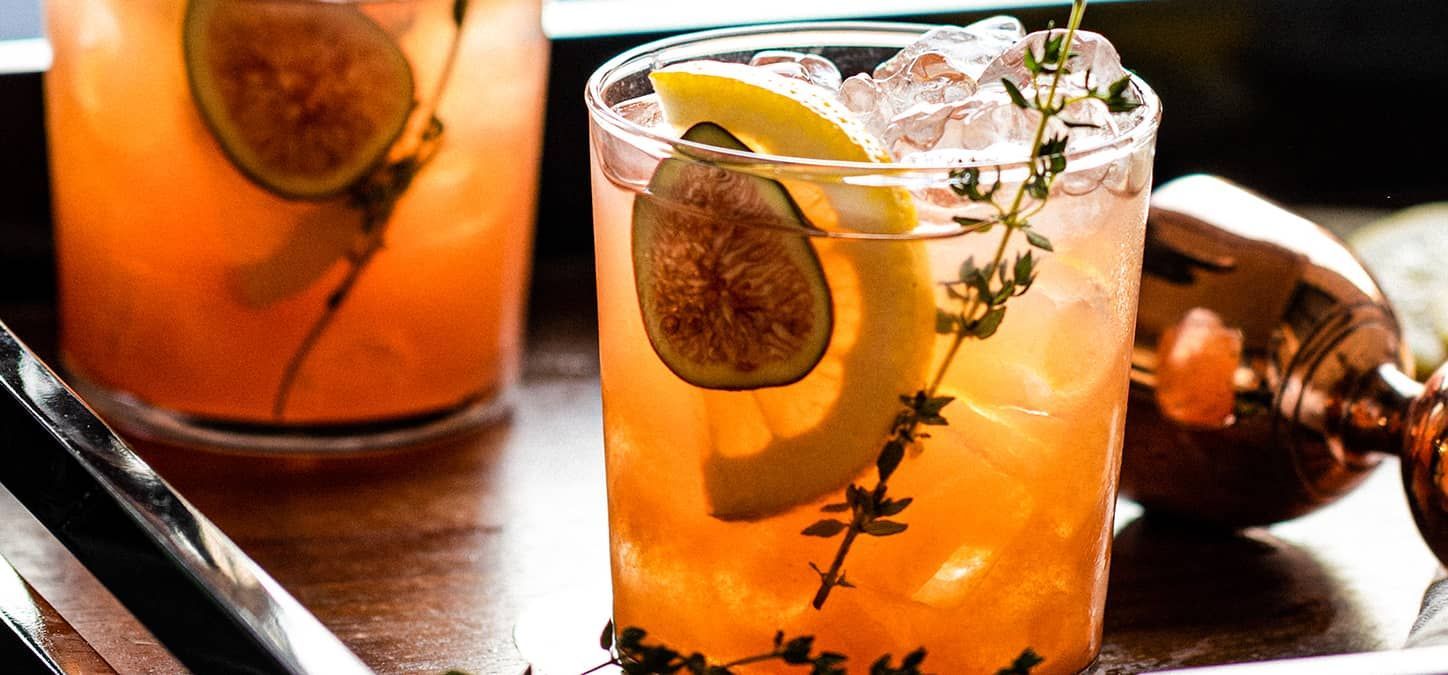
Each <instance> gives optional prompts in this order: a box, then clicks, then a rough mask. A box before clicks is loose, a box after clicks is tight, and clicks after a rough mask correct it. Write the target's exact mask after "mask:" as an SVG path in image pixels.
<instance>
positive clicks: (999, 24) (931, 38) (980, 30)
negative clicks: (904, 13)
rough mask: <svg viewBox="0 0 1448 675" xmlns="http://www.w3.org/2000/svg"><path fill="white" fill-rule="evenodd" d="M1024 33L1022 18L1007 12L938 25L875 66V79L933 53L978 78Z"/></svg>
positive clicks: (907, 67)
mask: <svg viewBox="0 0 1448 675" xmlns="http://www.w3.org/2000/svg"><path fill="white" fill-rule="evenodd" d="M1025 35H1026V31H1025V28H1023V27H1022V26H1021V22H1020V21H1017V20H1016V18H1015V17H1010V16H993V17H991V18H989V19H983V20H981V21H977V22H975V23H973V24H970V25H969V26H964V27H959V26H940V27H938V28H934V29H931V30H930V31H929V32H927V33H925V34H924V35H922V36H920V39H918V40H916V41H915V42H913V43H911V44H910V45H909V46H908V47H906V48H904V49H902V50H900V53H898V54H896V55H895V56H893V57H891V58H890V59H889V60H887V61H885V62H884V63H881V64H880V65H879V66H877V67H876V68H875V73H874V74H875V79H877V80H884V79H888V78H891V77H895V76H897V75H900V74H902V73H905V72H908V71H910V70H916V69H917V68H919V66H917V64H918V62H919V61H920V57H922V56H926V55H927V54H933V55H935V56H938V57H940V58H942V59H943V60H944V61H946V62H948V64H949V67H950V68H951V69H952V70H954V71H955V72H958V73H960V74H963V75H966V76H967V77H969V78H970V79H972V80H978V79H980V75H981V73H982V72H983V71H984V70H985V69H986V66H988V65H989V64H990V63H992V62H993V61H995V60H996V59H997V58H998V57H999V56H1000V55H1001V54H1002V53H1004V52H1005V51H1006V50H1008V49H1010V47H1011V45H1014V44H1015V43H1016V42H1017V41H1019V40H1020V39H1021V38H1023V37H1025ZM933 67H937V66H933V65H931V64H929V63H928V62H927V65H926V66H924V69H925V70H928V69H930V68H933Z"/></svg>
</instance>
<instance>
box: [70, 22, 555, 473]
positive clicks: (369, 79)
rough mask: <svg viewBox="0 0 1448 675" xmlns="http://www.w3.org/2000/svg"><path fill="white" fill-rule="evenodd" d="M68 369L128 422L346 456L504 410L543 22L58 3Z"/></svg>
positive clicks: (516, 327)
mask: <svg viewBox="0 0 1448 675" xmlns="http://www.w3.org/2000/svg"><path fill="white" fill-rule="evenodd" d="M47 4H48V14H49V33H50V40H51V43H52V45H53V48H54V53H55V58H54V65H53V66H52V68H51V69H50V71H49V73H48V74H47V75H46V82H45V85H46V86H45V90H46V107H47V121H48V127H49V137H50V151H51V161H52V175H53V185H54V193H55V198H54V207H55V222H56V243H57V253H58V261H59V290H60V326H61V349H62V353H63V361H64V364H65V366H66V368H67V370H68V371H69V372H70V374H71V376H72V378H73V379H72V381H73V382H75V383H76V384H77V385H78V387H79V388H80V389H81V390H82V391H83V393H84V394H86V396H87V398H88V400H89V401H90V402H91V403H92V404H93V405H95V406H96V407H97V408H98V409H99V410H100V411H101V412H102V413H103V415H104V416H105V417H106V418H107V419H108V420H110V421H112V422H115V423H119V424H120V425H121V426H123V427H124V428H127V429H129V430H132V431H135V432H138V433H142V434H149V435H153V436H159V437H162V438H169V439H173V440H179V441H184V442H187V443H197V444H203V445H212V446H218V447H229V448H238V449H248V450H277V451H300V450H306V451H338V450H356V449H364V448H376V447H381V446H391V445H397V444H402V443H409V442H415V441H420V440H423V439H426V438H429V437H436V436H440V435H444V434H449V433H453V432H457V431H460V430H462V429H464V428H467V427H470V426H472V425H475V424H478V423H480V422H482V421H484V420H487V419H491V418H493V417H496V416H497V415H498V414H499V413H500V412H501V411H503V410H504V409H505V402H506V399H507V393H508V391H509V389H510V387H511V386H512V384H513V382H514V380H515V379H516V373H517V371H518V363H519V350H520V340H521V332H522V331H521V316H522V303H523V299H524V292H525V288H526V279H527V275H528V258H529V249H530V245H531V235H532V226H533V208H534V194H535V189H536V188H535V183H536V168H537V162H538V154H539V149H540V133H541V126H542V106H541V103H540V101H541V100H542V98H543V96H542V94H543V85H544V78H545V69H546V63H547V43H546V40H545V39H544V37H543V35H542V32H541V28H540V25H539V13H540V10H539V0H472V1H471V2H467V1H458V0H379V1H376V2H324V1H319V0H318V1H314V0H301V1H297V0H288V1H282V0H158V1H156V2H128V1H126V0H85V1H83V0H55V1H54V2H49V3H47Z"/></svg>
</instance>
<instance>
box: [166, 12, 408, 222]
mask: <svg viewBox="0 0 1448 675" xmlns="http://www.w3.org/2000/svg"><path fill="white" fill-rule="evenodd" d="M182 42H183V47H184V52H185V60H186V72H187V76H188V78H189V80H190V84H191V94H192V98H193V99H194V100H195V102H196V107H197V109H198V110H199V111H200V113H201V117H202V119H204V120H205V122H206V125H207V126H208V127H209V128H210V129H211V132H212V135H213V136H214V137H215V138H216V141H217V143H218V144H219V145H220V146H221V149H222V150H223V151H224V152H225V154H226V156H227V157H229V158H230V159H231V162H232V163H233V164H234V165H235V166H236V168H237V169H238V170H240V171H241V173H242V174H244V175H246V176H247V177H248V178H250V179H251V180H252V181H253V182H255V183H257V184H258V185H260V186H261V187H263V188H265V189H267V190H270V191H272V192H274V193H276V194H278V195H281V196H283V197H286V198H290V199H325V198H328V197H333V196H336V195H338V194H340V193H342V192H344V191H346V190H347V188H348V187H350V186H351V185H353V184H354V183H356V182H357V181H358V180H359V179H361V178H362V177H363V176H365V175H367V173H368V172H370V171H371V170H372V169H373V168H374V167H376V166H377V165H378V164H379V163H380V162H381V161H383V160H384V159H385V157H386V155H387V152H388V149H389V148H390V147H391V146H392V144H393V142H394V141H395V140H396V139H397V137H398V135H399V134H401V133H402V130H403V129H404V128H405V127H406V125H407V119H408V116H409V115H410V114H411V112H412V108H413V77H412V68H411V66H410V65H409V64H408V62H407V57H406V55H405V54H403V53H402V50H401V49H400V48H399V47H398V46H397V43H396V42H394V41H393V39H392V37H391V36H389V35H388V34H387V32H386V31H385V30H383V28H382V27H381V26H380V25H378V24H377V23H376V22H375V21H373V20H372V19H371V18H370V17H368V16H367V15H366V14H364V13H363V12H362V11H361V10H360V9H358V7H357V6H355V5H354V4H353V3H331V2H268V1H263V2H243V1H240V0H190V2H189V3H188V5H187V8H186V18H185V25H184V27H183V29H182Z"/></svg>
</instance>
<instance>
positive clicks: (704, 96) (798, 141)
mask: <svg viewBox="0 0 1448 675" xmlns="http://www.w3.org/2000/svg"><path fill="white" fill-rule="evenodd" d="M649 79H651V80H653V83H654V91H656V92H657V93H658V95H659V106H660V107H661V108H662V109H663V112H664V119H666V120H668V122H669V124H670V125H672V126H674V127H675V128H677V129H678V130H679V131H680V132H682V131H683V130H684V129H687V128H689V127H692V126H694V125H695V124H698V123H700V122H713V123H714V124H717V125H719V126H721V127H724V128H725V129H728V130H729V132H730V133H731V134H733V135H734V136H736V137H737V138H738V139H739V140H741V141H743V142H744V144H745V145H748V146H749V147H750V148H751V149H752V150H754V152H757V153H760V154H765V155H779V156H782V157H803V158H809V159H825V160H834V161H846V162H889V161H891V159H892V158H891V155H890V151H889V149H887V148H886V147H885V144H884V143H883V142H881V141H880V140H879V139H878V138H876V137H875V136H874V135H873V134H871V133H870V132H869V130H867V129H866V128H865V126H864V125H863V124H861V123H860V122H859V121H858V120H856V119H855V118H854V116H853V114H852V113H851V112H850V111H849V110H848V109H846V108H845V106H844V105H843V104H841V103H840V102H839V101H837V100H835V98H834V97H833V96H832V95H831V94H830V93H829V92H828V91H826V90H824V89H822V88H820V87H818V86H815V85H813V84H810V83H808V82H804V81H802V80H796V79H794V78H790V77H785V76H783V75H779V74H776V73H773V72H770V71H767V70H764V69H762V68H755V67H753V66H747V65H744V64H742V63H725V62H722V61H689V62H686V63H680V64H676V65H672V66H669V67H667V68H664V69H661V70H656V71H654V72H653V73H651V74H650V75H649ZM783 182H784V184H785V187H786V188H788V189H789V191H790V194H791V195H792V196H793V197H794V199H795V201H797V202H798V203H799V205H800V207H801V208H802V209H803V210H804V212H805V215H806V216H808V217H809V219H810V221H811V222H812V223H813V224H814V225H815V226H817V227H820V228H823V229H826V230H833V229H848V230H853V231H856V232H879V233H899V232H906V231H908V230H910V229H911V228H913V227H915V202H914V201H913V200H912V199H911V197H910V193H909V192H908V191H906V190H904V189H903V188H872V187H860V186H855V185H844V184H832V185H826V184H821V183H806V182H802V181H789V180H786V181H783Z"/></svg>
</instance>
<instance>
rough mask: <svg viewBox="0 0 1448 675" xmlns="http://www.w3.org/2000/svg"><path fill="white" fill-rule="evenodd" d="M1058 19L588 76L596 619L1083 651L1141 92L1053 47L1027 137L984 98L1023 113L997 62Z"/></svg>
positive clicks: (1029, 46) (759, 31) (851, 645)
mask: <svg viewBox="0 0 1448 675" xmlns="http://www.w3.org/2000/svg"><path fill="white" fill-rule="evenodd" d="M926 31H931V32H930V33H928V34H926V35H925V36H924V37H923V38H922V34H924V33H926ZM1064 33H1065V31H1064V30H1059V29H1058V30H1057V31H1056V32H1055V33H1052V34H1051V35H1049V36H1047V35H1043V34H1039V33H1038V34H1033V35H1032V36H1031V37H1025V33H1024V31H1023V30H1022V29H1021V27H1020V24H1019V23H1017V22H1015V21H1014V20H1013V19H1009V18H996V19H990V20H987V21H985V22H981V23H979V24H976V25H974V26H971V27H969V28H966V29H961V28H951V29H937V30H933V31H932V29H931V27H929V26H920V25H899V24H893V25H892V24H859V23H851V24H797V25H789V26H774V27H762V28H746V29H730V30H723V31H714V32H708V33H701V34H694V35H689V36H684V37H679V38H673V39H669V40H666V41H663V42H658V43H653V44H650V45H646V46H644V47H640V48H638V49H635V50H633V51H630V52H627V53H625V54H623V55H621V56H619V57H617V58H615V59H613V60H612V61H610V62H609V63H607V64H606V65H604V66H603V67H602V68H601V69H600V70H599V71H598V72H597V73H595V75H594V76H593V78H592V80H591V81H590V82H589V85H588V89H587V94H586V95H587V100H588V105H589V112H590V118H591V122H592V126H591V130H592V161H593V165H592V166H593V200H594V228H595V241H596V246H597V263H598V294H599V307H600V311H599V314H600V316H599V322H600V350H601V361H602V388H603V401H604V430H605V436H606V452H607V455H606V457H607V475H608V501H609V519H610V528H611V532H610V537H611V548H612V570H613V592H614V619H615V621H616V624H617V626H618V627H619V628H620V629H622V628H624V627H638V628H642V629H645V630H646V631H647V636H648V637H647V639H646V641H647V642H650V643H654V642H657V643H662V644H668V645H669V646H671V647H674V648H676V649H681V650H699V651H701V652H703V653H704V654H707V655H709V656H710V657H711V658H716V659H717V660H718V661H720V662H723V661H727V660H729V659H734V658H738V657H744V656H748V655H754V654H759V653H760V652H768V651H769V649H770V644H771V642H770V641H771V639H772V637H773V636H774V635H775V632H776V631H783V632H784V634H785V635H786V636H796V635H811V636H814V638H815V642H814V644H815V645H816V646H817V648H818V649H827V650H833V651H836V652H840V653H842V654H844V655H846V656H848V658H849V663H850V664H853V668H854V669H852V670H851V672H856V670H858V669H860V668H862V667H866V666H868V665H869V664H871V663H872V662H874V661H875V659H876V658H877V657H879V656H881V655H883V654H887V653H889V654H894V655H895V657H896V660H897V662H898V659H899V657H901V656H903V655H904V654H905V653H907V652H909V651H911V650H913V649H916V648H917V647H924V648H925V649H926V650H927V652H928V660H927V662H926V664H925V666H924V668H925V670H928V671H933V672H949V673H967V672H995V671H996V670H997V669H998V668H1001V667H1004V666H1006V665H1008V664H1010V663H1011V661H1012V659H1014V658H1015V657H1016V656H1017V655H1019V654H1021V653H1022V651H1023V649H1024V648H1027V647H1029V648H1030V649H1032V650H1033V651H1034V652H1036V653H1037V654H1039V655H1040V656H1042V657H1044V658H1045V662H1044V664H1042V666H1041V669H1040V670H1038V671H1036V672H1051V673H1065V672H1076V671H1078V670H1080V669H1081V668H1084V667H1085V666H1086V665H1087V664H1088V663H1089V662H1090V661H1091V660H1092V659H1093V658H1094V656H1095V655H1096V653H1097V651H1098V650H1099V647H1100V639H1101V627H1102V621H1101V619H1102V608H1103V604H1104V600H1105V588H1106V578H1107V563H1108V559H1109V550H1110V541H1111V532H1112V530H1111V521H1112V514H1113V508H1114V503H1115V496H1116V477H1117V468H1118V461H1119V453H1120V447H1121V433H1122V425H1123V418H1124V414H1125V410H1126V400H1125V397H1126V390H1127V389H1126V388H1127V373H1128V369H1129V350H1130V346H1131V343H1132V330H1133V325H1134V320H1135V315H1136V299H1137V284H1138V276H1139V273H1140V268H1141V255H1142V240H1143V233H1144V227H1145V217H1146V210H1147V195H1148V192H1149V188H1150V182H1151V166H1152V157H1153V151H1154V143H1155V133H1156V127H1157V123H1158V120H1159V116H1160V107H1159V103H1158V101H1157V99H1156V97H1155V95H1154V94H1153V92H1152V91H1151V90H1150V88H1148V87H1147V85H1146V84H1145V83H1143V82H1142V81H1140V80H1139V79H1136V78H1133V77H1131V76H1130V75H1129V74H1127V73H1126V72H1125V71H1123V70H1121V66H1120V64H1119V62H1118V61H1117V60H1116V53H1115V50H1114V49H1113V48H1112V47H1111V46H1110V44H1109V43H1106V42H1105V40H1104V39H1101V38H1100V36H1097V35H1094V34H1091V33H1084V32H1081V33H1076V34H1075V36H1074V41H1075V42H1074V45H1075V46H1074V48H1073V50H1072V53H1073V54H1074V56H1072V59H1071V61H1070V65H1071V69H1072V71H1073V73H1074V74H1071V75H1067V76H1065V77H1064V78H1063V79H1062V81H1061V82H1060V83H1059V84H1060V90H1059V92H1058V95H1059V96H1060V97H1061V98H1060V99H1058V100H1062V101H1067V102H1068V105H1066V108H1065V111H1064V112H1063V113H1062V114H1061V115H1059V116H1058V117H1057V119H1055V120H1054V121H1052V122H1050V123H1049V124H1047V125H1045V126H1044V127H1041V126H1040V124H1038V123H1039V122H1040V120H1041V117H1040V116H1039V115H1038V114H1037V113H1035V112H1034V111H1028V110H1024V109H1022V107H1021V106H1020V105H1018V101H1017V100H1016V95H1017V94H1019V93H1020V91H1016V92H1013V91H1011V89H1012V87H1009V86H1006V85H1002V84H1001V83H1000V80H1001V79H1010V78H1015V80H1014V83H1015V84H1016V85H1017V86H1016V87H1014V88H1015V89H1019V90H1021V91H1024V96H1023V98H1031V97H1035V96H1041V97H1045V96H1047V91H1046V90H1045V87H1046V86H1047V84H1046V83H1047V82H1048V80H1049V75H1050V73H1049V72H1047V73H1045V74H1044V75H1041V74H1040V73H1037V74H1035V75H1033V74H1032V73H1031V72H1030V69H1031V66H1029V65H1023V61H1024V62H1026V64H1029V63H1031V62H1032V61H1034V62H1037V64H1038V65H1039V62H1045V61H1046V60H1047V59H1046V58H1043V51H1041V50H1049V49H1050V47H1049V44H1050V40H1051V37H1052V36H1056V37H1058V38H1059V37H1062V36H1064ZM1058 43H1059V40H1058ZM902 48H904V50H905V51H903V52H902V51H901V50H902ZM1027 50H1036V51H1033V53H1032V56H1031V58H1023V54H1024V53H1025V52H1026V51H1027ZM897 53H898V54H897ZM1044 55H1045V56H1049V55H1048V54H1044ZM701 60H703V61H701ZM719 62H726V63H719ZM830 64H833V65H830ZM1087 70H1091V71H1092V74H1091V75H1086V74H1085V72H1086V71H1087ZM1091 78H1097V79H1095V80H1093V79H1091ZM842 81H843V85H842V84H841V82H842ZM1098 83H1099V86H1098ZM1117 83H1124V84H1119V85H1118V86H1115V87H1113V86H1111V85H1113V84H1117ZM1037 85H1039V86H1037ZM1093 89H1094V90H1095V91H1096V92H1097V93H1098V94H1099V95H1098V96H1095V97H1092V96H1085V94H1087V93H1089V92H1090V91H1092V90H1093ZM1051 91H1052V92H1054V91H1056V90H1055V89H1054V88H1053V89H1051ZM1112 92H1114V95H1115V96H1116V98H1114V99H1113V98H1111V96H1112ZM1083 96H1084V98H1080V100H1074V98H1075V97H1083ZM1038 100H1039V99H1038ZM1063 121H1070V122H1071V123H1072V124H1071V125H1066V124H1063V123H1062V122H1063ZM681 135H682V136H683V137H682V138H681ZM1057 138H1059V139H1061V145H1059V146H1049V145H1047V144H1049V143H1052V142H1054V141H1055V140H1056V139H1057ZM1033 148H1044V149H1045V151H1044V152H1041V153H1038V159H1036V160H1035V161H1034V162H1030V163H1028V162H1027V161H1026V160H1027V158H1028V157H1030V156H1031V154H1032V150H1033ZM1047 174H1049V180H1047V181H1046V182H1045V183H1040V182H1035V181H1039V180H1040V179H1041V177H1042V176H1046V175H1047ZM1018 195H1019V196H1018ZM1026 218H1028V219H1029V224H1028V225H1025V224H1024V223H1025V219H1026ZM1022 261H1025V262H1022ZM997 310H999V311H997ZM684 653H685V654H687V653H688V651H685V652H684ZM778 665H779V661H778V660H773V661H761V662H759V663H758V664H757V665H753V666H748V667H746V668H745V669H744V670H745V671H746V672H756V671H755V670H749V669H750V668H757V669H758V671H757V672H772V670H771V668H773V667H775V666H778ZM780 667H781V668H782V667H783V666H780ZM861 672H863V671H861Z"/></svg>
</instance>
